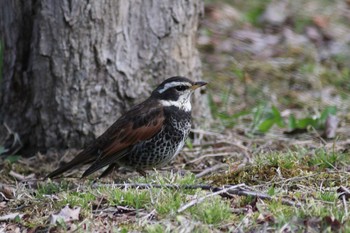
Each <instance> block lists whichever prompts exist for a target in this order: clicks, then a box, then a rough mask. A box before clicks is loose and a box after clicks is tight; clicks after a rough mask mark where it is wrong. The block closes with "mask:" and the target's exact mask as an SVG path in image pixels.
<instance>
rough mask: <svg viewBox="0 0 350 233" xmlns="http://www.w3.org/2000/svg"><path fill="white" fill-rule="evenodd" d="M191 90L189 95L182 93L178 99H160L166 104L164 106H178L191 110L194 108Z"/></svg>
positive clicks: (187, 110)
mask: <svg viewBox="0 0 350 233" xmlns="http://www.w3.org/2000/svg"><path fill="white" fill-rule="evenodd" d="M191 94H192V93H191V92H189V93H188V95H181V96H179V99H178V100H177V101H175V100H160V101H159V102H160V103H161V104H162V105H163V106H164V107H170V106H174V107H178V108H180V109H182V110H184V111H185V112H190V111H191V109H192V105H191Z"/></svg>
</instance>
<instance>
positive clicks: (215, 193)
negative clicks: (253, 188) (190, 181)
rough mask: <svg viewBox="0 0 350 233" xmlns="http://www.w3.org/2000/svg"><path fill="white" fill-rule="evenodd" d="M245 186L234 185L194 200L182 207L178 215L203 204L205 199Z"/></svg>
mask: <svg viewBox="0 0 350 233" xmlns="http://www.w3.org/2000/svg"><path fill="white" fill-rule="evenodd" d="M243 186H245V184H238V185H233V186H230V187H228V188H223V189H221V190H219V191H216V192H213V193H211V194H208V195H205V196H204V197H201V198H198V199H194V200H192V201H190V202H188V203H187V204H185V205H183V206H181V207H180V208H179V209H178V210H177V213H181V212H183V211H185V210H186V209H188V208H190V207H192V206H194V205H197V204H199V203H202V202H203V201H204V200H205V199H207V198H209V197H212V196H216V195H220V194H223V193H227V192H228V191H230V190H231V191H232V190H235V189H237V188H240V187H243Z"/></svg>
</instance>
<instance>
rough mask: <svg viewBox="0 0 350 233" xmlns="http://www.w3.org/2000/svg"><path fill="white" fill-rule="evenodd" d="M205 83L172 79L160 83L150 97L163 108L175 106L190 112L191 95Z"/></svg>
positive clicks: (185, 79)
mask: <svg viewBox="0 0 350 233" xmlns="http://www.w3.org/2000/svg"><path fill="white" fill-rule="evenodd" d="M206 84H207V83H206V82H203V81H199V82H193V81H191V80H189V79H187V78H184V77H172V78H168V79H166V80H165V81H164V82H162V83H161V84H160V85H159V86H158V87H157V88H156V89H155V90H154V91H153V92H152V95H151V97H153V98H156V99H157V100H158V101H160V103H161V104H162V105H163V106H175V107H178V108H180V109H182V110H184V111H191V101H190V100H191V95H192V93H193V92H194V90H196V89H197V88H199V87H201V86H204V85H206Z"/></svg>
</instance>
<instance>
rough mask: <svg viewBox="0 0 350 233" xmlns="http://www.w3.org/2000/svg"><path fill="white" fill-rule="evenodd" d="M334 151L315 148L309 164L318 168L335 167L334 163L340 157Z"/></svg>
mask: <svg viewBox="0 0 350 233" xmlns="http://www.w3.org/2000/svg"><path fill="white" fill-rule="evenodd" d="M339 156H340V155H338V154H337V153H335V152H327V151H325V150H321V149H320V150H317V151H316V152H315V154H314V156H313V157H312V158H311V160H310V162H309V163H310V165H312V166H317V167H320V168H335V167H336V164H337V163H338V162H339V161H341V160H342V159H341V158H339Z"/></svg>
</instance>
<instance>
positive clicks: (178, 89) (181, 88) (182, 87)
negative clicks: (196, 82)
mask: <svg viewBox="0 0 350 233" xmlns="http://www.w3.org/2000/svg"><path fill="white" fill-rule="evenodd" d="M187 88H188V86H177V87H175V89H176V90H177V91H184V90H186V89H187Z"/></svg>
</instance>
